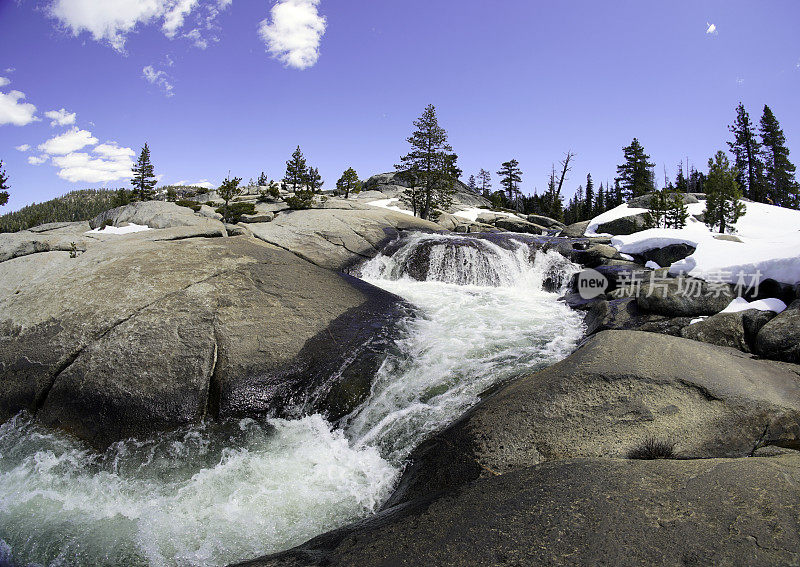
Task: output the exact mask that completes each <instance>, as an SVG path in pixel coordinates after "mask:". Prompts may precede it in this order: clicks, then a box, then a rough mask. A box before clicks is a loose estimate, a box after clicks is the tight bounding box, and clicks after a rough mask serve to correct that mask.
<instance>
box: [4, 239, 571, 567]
mask: <svg viewBox="0 0 800 567" xmlns="http://www.w3.org/2000/svg"><path fill="white" fill-rule="evenodd" d="M502 244H503V245H502V246H501V245H498V244H497V243H493V242H489V241H485V240H480V239H471V238H466V237H448V236H441V235H415V236H412V237H410V238H408V239H407V240H405V241H404V242H402V243H400V244H399V245H398V246H396V247H395V248H394V252H393V253H387V255H379V256H378V257H377V258H375V259H373V260H371V261H369V262H368V263H367V264H365V265H364V266H363V267H362V269H361V277H362V278H363V279H365V280H367V281H369V282H371V283H373V284H374V285H377V286H379V287H382V288H384V289H386V290H388V291H391V292H393V293H396V294H398V295H400V296H401V297H403V298H405V299H406V300H408V301H409V302H411V303H413V304H414V305H416V306H417V307H418V314H417V316H415V317H413V318H410V319H408V320H406V321H405V322H404V323H403V325H402V332H401V336H400V338H399V339H398V340H397V341H396V343H395V345H394V348H393V349H392V352H390V353H388V356H387V358H386V360H385V361H384V363H383V365H382V366H381V368H380V369H379V371H378V373H377V375H376V378H375V381H374V384H373V387H372V392H371V395H370V396H369V398H368V399H367V400H366V401H365V402H364V403H363V404H362V405H361V406H360V407H359V408H358V409H357V410H356V411H354V412H353V413H352V414H351V415H350V416H347V417H346V418H345V419H344V420H343V421H342V422H341V423H340V424H339V425H340V428H339V429H335V428H333V427H332V426H331V425H330V424H329V423H328V422H326V421H325V420H324V419H323V417H322V416H319V415H312V416H308V417H305V418H303V419H299V420H279V419H271V420H263V421H256V420H252V419H245V420H241V421H236V422H231V423H227V424H222V425H208V424H207V425H203V426H198V427H194V428H190V429H185V430H182V431H178V432H174V433H170V434H164V435H160V436H157V437H155V438H153V439H150V440H147V441H136V440H129V441H125V442H120V443H117V444H115V445H113V446H112V447H111V448H109V449H108V450H107V451H106V452H105V453H104V454H97V453H95V452H93V451H91V450H89V449H88V448H87V447H86V446H84V445H83V444H81V443H79V442H77V441H75V440H72V439H70V438H68V437H66V436H65V435H62V434H59V433H54V432H51V431H48V430H46V429H44V428H42V427H40V426H38V425H37V424H36V423H35V422H34V421H33V420H31V419H30V418H27V417H25V416H22V415H20V416H17V417H16V418H14V419H13V420H11V421H9V422H7V423H5V424H4V425H2V426H0V565H1V564H4V563H8V562H12V561H16V562H17V564H28V563H38V564H42V565H59V566H60V565H180V566H183V565H224V564H227V563H231V562H235V561H237V560H241V559H246V558H250V557H255V556H258V555H262V554H266V553H270V552H275V551H279V550H282V549H287V548H289V547H292V546H294V545H297V544H299V543H302V542H303V541H305V540H307V539H309V538H311V537H313V536H315V535H318V534H319V533H322V532H324V531H327V530H329V529H331V528H334V527H337V526H340V525H343V524H345V523H347V522H349V521H351V520H353V519H355V518H358V517H363V516H365V515H368V514H369V513H371V512H373V511H374V510H375V509H376V508H377V507H378V506H380V504H381V503H382V502H383V501H385V499H386V498H387V497H388V496H389V494H390V493H391V490H392V488H393V486H394V484H395V482H396V481H397V479H398V477H399V474H400V472H401V471H402V466H403V460H404V459H405V458H406V457H407V455H408V453H409V452H410V451H411V450H412V449H413V448H414V447H415V446H416V445H417V444H418V443H419V442H420V441H421V440H422V439H423V438H424V437H425V436H426V435H429V434H430V433H431V432H433V431H436V430H437V429H440V428H442V427H444V426H446V425H447V424H448V423H450V422H452V421H453V420H454V419H455V418H457V417H458V416H459V415H460V414H461V413H463V412H464V411H465V410H466V409H467V408H469V407H470V406H472V405H473V404H475V403H476V402H477V401H478V399H479V396H480V394H481V393H482V392H484V391H485V390H486V389H487V388H490V387H491V386H493V385H495V384H497V383H500V382H503V381H506V380H509V379H512V378H514V377H516V376H519V375H521V374H525V373H528V372H530V371H532V370H535V369H538V368H541V367H543V366H546V365H548V364H552V363H553V362H555V361H557V360H559V359H561V358H563V357H564V356H566V355H567V354H568V353H569V352H570V351H571V350H572V349H573V348H574V346H575V344H576V342H577V341H578V340H579V338H580V335H581V332H582V328H581V323H580V319H579V317H578V316H577V315H575V314H574V313H573V312H571V311H570V310H569V309H568V308H567V307H565V306H564V305H563V304H560V303H558V302H557V301H556V297H557V295H556V294H554V293H547V292H545V291H543V289H542V288H543V282H545V281H549V282H550V285H551V286H553V285H555V286H556V287H557V285H558V282H563V281H565V280H566V279H567V278H568V276H569V274H570V273H571V272H573V271H575V270H576V267H575V266H573V265H571V264H570V263H569V262H567V261H566V260H565V259H564V258H563V257H562V256H560V255H558V254H557V253H555V252H548V253H543V252H538V253H537V252H535V251H534V250H531V249H530V248H529V247H528V246H527V245H526V244H524V243H522V242H515V241H513V239H512V240H509V241H507V242H505V243H502ZM554 281H555V282H556V283H555V284H553V282H554Z"/></svg>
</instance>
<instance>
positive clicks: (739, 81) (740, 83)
mask: <svg viewBox="0 0 800 567" xmlns="http://www.w3.org/2000/svg"><path fill="white" fill-rule="evenodd" d="M736 84H737V85H743V84H744V79H743V78H742V77H737V78H736Z"/></svg>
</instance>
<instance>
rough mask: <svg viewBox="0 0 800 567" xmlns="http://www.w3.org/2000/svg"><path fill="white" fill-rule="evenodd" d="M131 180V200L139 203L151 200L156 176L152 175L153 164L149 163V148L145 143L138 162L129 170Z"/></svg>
mask: <svg viewBox="0 0 800 567" xmlns="http://www.w3.org/2000/svg"><path fill="white" fill-rule="evenodd" d="M131 171H132V172H133V178H132V179H131V185H132V186H133V195H132V196H133V199H134V200H139V201H147V200H149V199H152V198H153V195H154V194H155V191H154V190H153V189H154V188H155V186H156V183H157V180H156V176H155V175H154V174H153V164H151V163H150V148H149V147H148V146H147V143H146V142H145V144H144V147H143V148H142V151H141V153H140V154H139V160H138V161H137V162H136V165H134V166H133V167H132V168H131Z"/></svg>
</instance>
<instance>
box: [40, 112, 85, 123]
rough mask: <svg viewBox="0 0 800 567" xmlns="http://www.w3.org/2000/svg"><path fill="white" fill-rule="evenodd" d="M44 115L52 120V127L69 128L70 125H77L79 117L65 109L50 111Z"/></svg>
mask: <svg viewBox="0 0 800 567" xmlns="http://www.w3.org/2000/svg"><path fill="white" fill-rule="evenodd" d="M44 115H45V116H47V117H48V118H49V119H50V120H52V122H50V126H69V125H70V124H75V117H76V116H77V115H76V114H75V113H74V112H67V111H66V109H64V108H62V109H61V110H49V111H47V112H45V113H44Z"/></svg>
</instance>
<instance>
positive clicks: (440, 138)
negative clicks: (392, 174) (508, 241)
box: [395, 104, 461, 219]
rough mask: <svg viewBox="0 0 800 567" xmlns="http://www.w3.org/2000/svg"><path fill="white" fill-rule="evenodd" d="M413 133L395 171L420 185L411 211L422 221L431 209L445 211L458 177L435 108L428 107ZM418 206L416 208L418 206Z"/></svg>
mask: <svg viewBox="0 0 800 567" xmlns="http://www.w3.org/2000/svg"><path fill="white" fill-rule="evenodd" d="M414 127H415V128H416V130H415V131H414V132H413V133H412V134H411V137H409V138H408V139H407V141H408V143H409V144H411V151H410V152H409V153H408V154H406V155H405V156H403V157H401V158H400V164H398V165H396V166H395V168H396V169H397V170H398V171H400V172H408V173H409V175H410V176H411V177H413V178H414V183H415V184H416V183H419V195H418V196H417V190H416V187H415V189H414V191H415V196H414V199H413V200H414V203H413V205H414V210H415V214H416V212H418V213H419V216H420V217H421V218H423V219H428V218H431V217H432V216H433V215H434V209H435V208H439V209H446V208H448V207H449V206H450V204H451V203H452V195H453V193H455V187H454V185H455V182H456V181H457V180H458V178H459V176H460V175H461V170H460V169H459V168H458V167H457V165H456V161H457V160H458V156H457V155H456V154H454V153H453V148H452V147H450V144H448V143H447V132H446V131H445V129H444V128H442V127H441V126H439V119H438V118H437V117H436V107H434V106H433V105H432V104H429V105H428V106H427V108H425V111H424V112H423V113H422V116H420V117H419V118H418V119H417V120H415V121H414ZM417 205H418V206H417Z"/></svg>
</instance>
